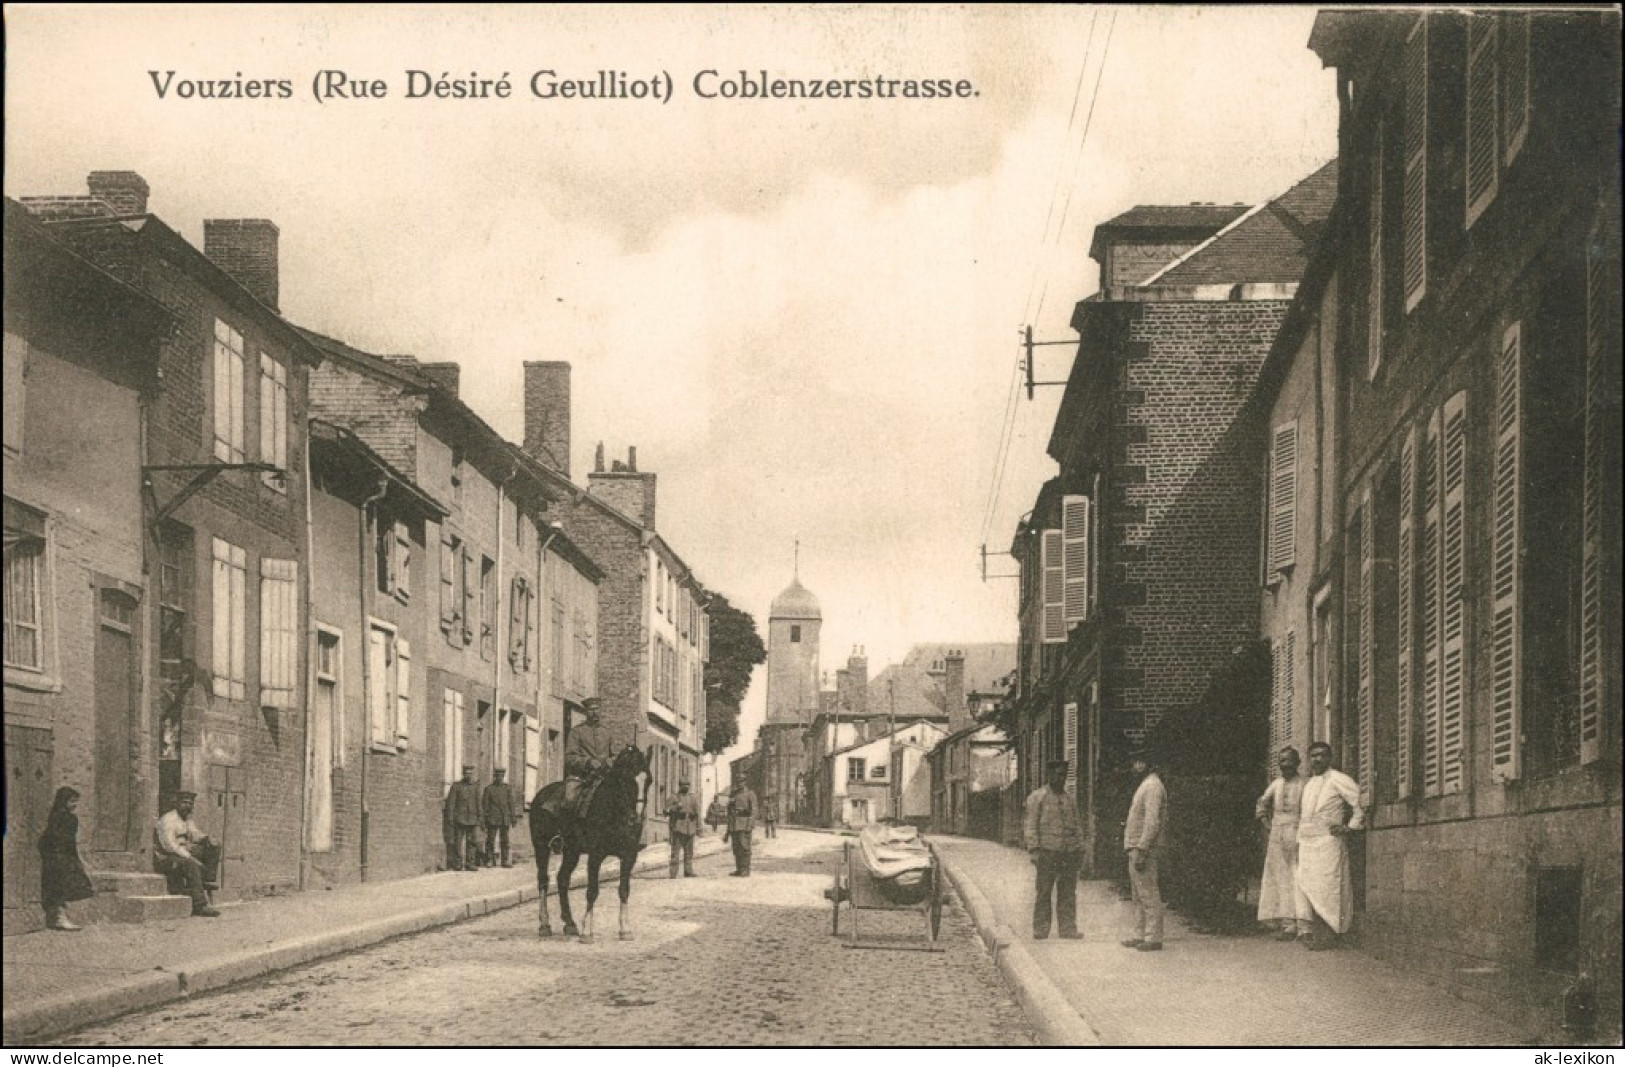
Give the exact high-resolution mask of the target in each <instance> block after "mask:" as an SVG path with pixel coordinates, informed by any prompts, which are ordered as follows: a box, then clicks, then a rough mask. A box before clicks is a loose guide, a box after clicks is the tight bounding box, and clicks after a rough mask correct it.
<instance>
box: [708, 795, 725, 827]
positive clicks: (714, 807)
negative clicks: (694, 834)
mask: <svg viewBox="0 0 1625 1067" xmlns="http://www.w3.org/2000/svg"><path fill="white" fill-rule="evenodd" d="M727 821H728V798H727V797H724V796H723V795H722V794H721V793H718V794H717V795H716V796H714V797H712V798H711V806H710V807H708V808H706V809H705V822H706V825H707V826H709V827H711V829H713V830H715V829H716V828H717V827H719V826H722V825H724V824H726V823H727Z"/></svg>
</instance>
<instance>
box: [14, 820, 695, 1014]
mask: <svg viewBox="0 0 1625 1067" xmlns="http://www.w3.org/2000/svg"><path fill="white" fill-rule="evenodd" d="M726 848H727V846H725V845H723V843H722V841H721V839H720V838H719V837H716V836H714V835H708V836H706V837H702V838H700V840H699V841H697V842H696V843H695V849H694V852H695V856H696V858H698V857H702V856H711V855H715V854H717V853H719V852H722V851H725V850H726ZM666 862H667V850H666V845H665V844H664V843H660V844H655V845H650V846H648V847H646V848H645V849H644V850H643V854H642V856H641V858H640V859H639V861H638V865H637V870H638V871H640V872H642V871H651V870H660V871H664V870H665V867H666ZM617 869H618V864H617V862H616V861H615V860H613V859H611V860H608V861H606V862H605V864H604V868H603V872H602V874H601V876H600V884H601V885H605V883H607V885H605V888H604V892H605V894H606V895H604V896H600V897H599V906H600V910H599V914H598V916H597V920H596V921H597V923H598V930H599V934H600V936H603V932H604V931H606V930H607V931H609V936H610V937H613V936H614V932H613V931H614V929H615V927H614V923H615V905H616V898H615V889H614V878H615V877H616V873H615V872H616V871H617ZM557 871H558V863H557V860H556V859H555V861H554V864H553V872H554V873H555V874H556V873H557ZM586 884H587V876H586V863H585V862H583V863H582V864H581V866H579V867H577V869H576V873H575V878H574V880H573V882H572V885H573V886H574V887H576V888H578V889H581V888H584V887H585V886H586ZM535 900H536V867H535V865H534V864H532V863H529V862H526V863H525V864H524V865H523V866H516V867H512V868H502V867H498V868H494V869H492V868H488V869H483V870H480V871H474V872H468V871H442V872H439V873H437V874H424V875H419V876H417V877H415V878H403V879H399V880H397V881H390V882H371V883H368V884H366V885H355V886H345V887H342V888H339V889H331V890H310V891H308V892H304V893H295V894H291V895H289V896H283V897H267V898H264V899H261V900H252V901H243V902H241V903H234V904H225V905H222V907H221V911H222V914H221V916H220V918H218V919H193V918H186V919H177V920H171V921H161V922H150V923H138V924H137V923H131V924H125V923H107V924H100V925H95V926H87V927H85V928H84V929H83V930H81V931H80V932H78V933H62V932H60V931H51V930H41V931H38V932H36V933H31V934H22V935H19V936H17V937H8V938H6V939H5V941H4V945H3V948H4V956H5V960H4V964H5V966H4V979H5V990H4V999H3V1003H4V1008H5V1014H4V1031H5V1044H7V1045H17V1044H26V1043H33V1042H39V1041H41V1040H43V1039H45V1038H48V1037H50V1036H51V1035H53V1034H58V1033H62V1032H64V1031H67V1030H71V1029H75V1028H77V1027H81V1026H87V1025H89V1024H91V1023H95V1022H100V1021H102V1020H105V1019H110V1018H112V1017H114V1016H116V1015H122V1014H124V1013H125V1012H129V1011H135V1010H138V1009H141V1008H150V1007H154V1006H156V1005H159V1004H163V1003H166V1002H168V1001H171V1000H177V999H179V998H181V997H185V996H188V995H189V994H192V993H199V992H203V991H205V990H210V989H218V988H220V987H221V986H225V985H229V984H231V983H233V982H240V981H243V980H245V979H248V978H255V977H258V976H260V975H262V974H267V973H269V972H271V971H276V970H281V969H283V968H286V967H295V966H298V965H299V964H302V963H309V962H311V961H312V960H317V959H321V958H323V957H325V956H332V955H336V954H338V953H341V952H348V951H351V950H353V949H358V948H364V947H366V946H368V945H373V944H377V943H378V942H380V941H385V940H387V939H389V938H392V937H398V936H400V935H402V934H410V933H415V932H417V931H419V930H427V929H429V928H431V927H435V926H445V925H447V924H449V923H455V922H461V921H462V920H464V919H469V918H475V917H477V916H480V915H486V914H489V913H491V912H495V911H501V910H502V909H504V908H512V907H517V906H519V905H521V904H526V903H530V904H534V903H535ZM606 902H607V903H608V904H609V906H610V910H609V911H608V912H607V913H606V912H604V911H603V910H602V909H603V906H604V904H605V903H606ZM572 904H573V905H574V907H575V911H576V917H577V918H578V919H579V918H580V916H581V913H582V912H583V911H584V910H585V909H586V902H585V900H584V899H583V897H582V895H581V894H580V893H577V894H576V896H575V899H574V900H573V901H572ZM548 910H549V911H550V912H551V913H552V919H553V927H554V929H555V930H557V929H558V928H559V913H558V905H557V903H556V902H550V903H549V904H548Z"/></svg>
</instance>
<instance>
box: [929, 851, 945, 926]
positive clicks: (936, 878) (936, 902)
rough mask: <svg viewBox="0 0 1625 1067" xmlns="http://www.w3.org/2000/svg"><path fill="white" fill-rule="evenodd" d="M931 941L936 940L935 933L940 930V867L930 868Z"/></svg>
mask: <svg viewBox="0 0 1625 1067" xmlns="http://www.w3.org/2000/svg"><path fill="white" fill-rule="evenodd" d="M930 922H931V940H933V941H935V940H936V939H937V932H938V931H939V930H941V929H942V867H941V865H940V864H939V865H937V866H934V867H932V868H931V915H930Z"/></svg>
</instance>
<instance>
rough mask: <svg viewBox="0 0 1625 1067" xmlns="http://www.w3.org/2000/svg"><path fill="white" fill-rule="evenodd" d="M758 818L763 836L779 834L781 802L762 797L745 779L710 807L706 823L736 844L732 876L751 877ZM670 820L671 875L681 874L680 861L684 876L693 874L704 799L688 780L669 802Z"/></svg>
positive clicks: (717, 798) (719, 794) (692, 875)
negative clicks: (695, 840) (752, 848)
mask: <svg viewBox="0 0 1625 1067" xmlns="http://www.w3.org/2000/svg"><path fill="white" fill-rule="evenodd" d="M758 818H760V819H761V821H762V832H763V836H765V837H777V836H778V823H779V812H778V805H777V803H776V802H775V801H774V799H773V798H772V797H769V798H768V799H767V801H766V802H765V803H763V802H761V801H758V800H757V799H756V791H755V790H753V789H751V788H750V786H748V785H746V784H745V783H744V782H740V783H738V784H737V785H735V786H734V790H733V794H732V795H731V796H729V797H727V798H726V799H724V797H723V796H722V794H721V793H718V794H717V795H716V797H715V798H714V799H713V800H712V801H711V806H710V807H709V808H707V809H706V813H705V824H706V825H708V826H710V827H711V829H712V830H716V829H717V828H718V827H721V828H722V840H723V841H724V842H726V843H728V844H730V845H732V846H733V854H734V869H733V871H732V874H731V876H732V877H734V878H749V877H750V846H751V836H752V834H754V833H755V830H756V820H757V819H758ZM666 820H667V828H668V830H669V831H670V838H671V863H670V867H669V872H670V875H671V877H673V878H676V877H677V868H678V865H679V862H680V863H681V865H682V869H683V875H682V876H683V877H684V878H693V877H694V839H695V838H696V837H698V836H699V834H700V802H699V799H698V798H697V797H695V796H694V794H693V793H691V792H689V785H688V782H687V781H683V782H679V783H678V785H677V795H676V796H674V797H672V798H671V803H669V804H667V805H666Z"/></svg>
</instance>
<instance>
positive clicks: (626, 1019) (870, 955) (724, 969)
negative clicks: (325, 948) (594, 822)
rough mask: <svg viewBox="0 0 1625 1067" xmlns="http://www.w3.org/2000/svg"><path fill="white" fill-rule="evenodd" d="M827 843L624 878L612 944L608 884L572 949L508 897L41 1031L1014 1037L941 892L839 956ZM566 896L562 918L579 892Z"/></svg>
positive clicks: (261, 1041) (879, 925)
mask: <svg viewBox="0 0 1625 1067" xmlns="http://www.w3.org/2000/svg"><path fill="white" fill-rule="evenodd" d="M837 841H838V839H836V838H831V837H829V836H827V835H820V834H811V833H800V832H795V831H788V832H785V833H784V834H783V836H781V837H779V838H776V839H774V840H772V841H762V840H761V839H760V837H759V836H758V840H757V844H756V850H757V851H756V864H755V868H754V875H753V877H751V878H750V879H749V880H746V879H735V878H729V877H727V876H726V875H727V873H728V871H729V870H731V869H732V861H731V859H729V858H728V857H727V856H726V855H719V856H715V857H712V858H709V859H704V860H701V861H700V862H699V863H698V865H697V870H698V872H699V875H700V877H698V878H694V879H680V880H678V881H676V882H673V881H669V880H667V879H666V878H665V875H664V871H661V872H660V873H659V874H658V875H657V876H654V877H647V876H645V877H639V878H638V879H637V881H636V882H635V884H634V886H633V891H632V904H633V916H634V927H635V939H634V940H632V941H630V942H623V941H619V940H617V939H616V937H615V910H616V908H615V897H614V891H613V886H611V887H609V888H608V889H607V890H606V894H605V896H604V897H601V898H600V905H601V909H600V911H599V914H598V917H597V918H598V935H599V936H598V939H597V941H596V942H595V943H593V944H590V945H587V944H581V943H579V942H577V941H576V940H575V939H573V938H570V939H565V938H561V937H554V938H552V939H551V940H545V941H544V940H539V939H538V938H537V936H536V908H535V905H533V904H532V905H526V906H525V907H522V908H513V909H509V910H507V911H504V912H501V913H498V914H495V915H490V916H487V917H485V918H483V919H478V920H475V921H472V922H467V923H462V924H459V925H456V926H451V927H446V928H442V929H439V930H435V931H432V932H429V933H424V934H420V935H417V936H413V937H408V938H403V939H400V940H396V941H392V942H388V943H385V944H382V945H378V946H376V947H373V948H370V949H366V950H363V951H359V952H355V953H352V954H348V955H345V956H342V957H338V958H336V959H333V960H329V961H326V962H323V963H319V964H314V965H310V966H306V967H301V968H297V969H295V970H291V971H287V972H284V973H282V974H279V975H277V976H275V977H271V978H267V979H263V980H259V981H256V982H253V983H251V984H248V985H245V986H241V987H238V988H236V989H233V990H229V991H225V992H222V993H218V994H213V995H204V996H199V997H195V998H192V999H189V1000H184V1001H180V1002H177V1003H175V1004H171V1005H168V1006H166V1007H164V1008H160V1009H157V1010H153V1011H148V1012H143V1013H139V1014H135V1015H130V1016H126V1017H125V1018H123V1019H119V1020H115V1021H114V1022H112V1023H110V1024H107V1025H103V1026H98V1027H94V1028H90V1029H86V1030H81V1031H79V1032H77V1033H75V1034H72V1035H69V1036H67V1037H65V1038H63V1039H61V1043H62V1044H64V1045H119V1046H127V1047H128V1046H136V1047H139V1046H148V1045H164V1046H174V1047H184V1046H204V1045H226V1046H230V1045H416V1044H434V1045H448V1044H451V1045H455V1044H469V1045H534V1044H558V1045H577V1044H591V1045H723V1046H737V1045H822V1044H844V1045H870V1044H906V1045H921V1044H928V1045H1002V1044H1012V1045H1017V1044H1019V1045H1026V1044H1031V1043H1032V1041H1033V1036H1032V1033H1031V1031H1030V1030H1029V1028H1028V1026H1027V1023H1026V1020H1025V1019H1024V1017H1023V1015H1022V1013H1021V1010H1020V1009H1019V1007H1017V1005H1016V1003H1015V1002H1014V1000H1013V999H1012V998H1011V996H1010V994H1009V993H1008V991H1007V990H1006V989H1005V987H1004V986H1003V984H1002V982H1001V980H1000V978H999V976H998V973H997V971H996V970H995V968H994V964H993V961H992V960H991V959H990V958H989V957H988V955H987V953H986V951H985V950H984V949H983V947H982V945H981V943H980V942H979V941H978V940H977V939H976V937H975V934H974V931H973V929H972V927H971V924H970V922H969V920H968V918H967V917H966V916H965V913H964V912H963V910H962V909H961V908H960V907H959V906H958V905H957V903H950V905H949V906H948V907H947V908H946V909H945V911H944V915H943V927H942V944H943V945H944V947H945V951H943V952H941V953H923V952H902V951H852V950H848V949H844V948H842V947H841V943H840V941H839V940H838V939H836V938H833V937H831V936H830V908H829V904H828V903H827V902H826V901H825V900H824V899H823V897H822V893H823V891H824V889H825V888H827V887H828V885H829V884H830V875H831V872H832V870H833V865H834V862H835V859H836V857H837V856H838V855H839V847H838V844H837ZM657 847H662V848H663V846H657ZM647 854H648V853H646V855H647ZM573 903H574V904H575V907H576V909H577V916H578V918H579V916H580V913H581V910H582V909H584V907H585V905H584V902H583V894H582V893H580V892H577V893H576V894H575V895H574V897H573ZM605 904H607V907H604V906H602V905H605ZM554 921H555V924H556V923H557V910H556V908H555V909H554ZM863 922H864V931H865V934H866V936H867V935H868V934H870V933H875V934H878V935H881V936H885V935H888V934H892V935H898V936H903V935H914V934H923V932H924V929H925V924H924V922H923V920H922V919H921V917H920V915H919V913H918V912H906V913H889V912H864V913H863Z"/></svg>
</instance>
